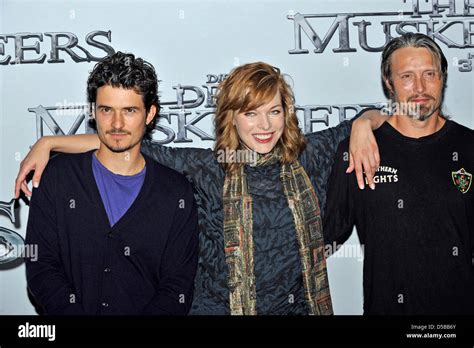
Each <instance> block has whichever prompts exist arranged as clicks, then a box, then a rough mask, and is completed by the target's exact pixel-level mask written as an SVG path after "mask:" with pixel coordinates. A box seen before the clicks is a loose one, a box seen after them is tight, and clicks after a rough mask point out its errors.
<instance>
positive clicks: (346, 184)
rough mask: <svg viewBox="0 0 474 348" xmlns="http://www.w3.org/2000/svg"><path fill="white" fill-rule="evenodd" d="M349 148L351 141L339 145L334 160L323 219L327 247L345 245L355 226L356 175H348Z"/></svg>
mask: <svg viewBox="0 0 474 348" xmlns="http://www.w3.org/2000/svg"><path fill="white" fill-rule="evenodd" d="M348 148H349V141H348V140H346V141H344V142H343V143H341V145H339V147H338V150H337V152H336V156H335V158H334V165H333V167H332V172H331V177H330V181H329V189H328V195H327V202H326V208H325V214H324V219H323V234H324V241H325V243H326V245H333V243H336V245H338V244H342V243H344V242H345V241H346V240H347V239H348V238H349V237H350V235H351V233H352V229H353V227H354V224H355V211H354V194H353V193H354V192H353V190H354V186H355V182H354V180H353V178H352V176H353V175H354V174H352V173H351V174H346V169H347V163H348V160H349V152H348ZM355 187H356V186H355ZM334 251H335V250H333V252H334Z"/></svg>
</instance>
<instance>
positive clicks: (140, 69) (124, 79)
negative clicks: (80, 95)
mask: <svg viewBox="0 0 474 348" xmlns="http://www.w3.org/2000/svg"><path fill="white" fill-rule="evenodd" d="M106 85H108V86H112V87H120V88H125V89H133V90H135V91H136V92H137V93H138V94H140V95H141V96H142V98H143V103H144V104H145V109H146V112H147V113H148V112H149V111H150V108H151V106H152V105H155V106H156V114H155V115H154V117H153V120H152V121H151V122H150V123H149V124H148V125H147V126H146V132H145V136H144V137H145V138H147V139H150V138H151V133H152V132H153V130H154V129H155V125H156V120H157V117H156V116H158V113H159V111H160V101H159V97H158V78H157V76H156V72H155V68H153V65H151V64H150V63H148V62H147V61H145V60H143V59H141V58H135V56H134V55H133V54H131V53H123V52H116V53H115V54H113V55H111V56H108V57H105V58H104V59H103V60H101V61H100V62H98V63H97V64H96V65H95V66H94V69H93V70H92V72H91V74H90V75H89V79H88V80H87V101H88V102H89V105H90V111H91V112H92V108H93V106H94V104H95V102H96V99H97V89H98V88H100V87H102V86H106ZM89 123H90V125H91V126H92V127H93V128H94V129H96V124H95V120H93V119H91V120H90V121H89Z"/></svg>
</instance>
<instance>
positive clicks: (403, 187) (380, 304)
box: [324, 120, 474, 314]
mask: <svg viewBox="0 0 474 348" xmlns="http://www.w3.org/2000/svg"><path fill="white" fill-rule="evenodd" d="M375 137H376V139H377V143H378V146H379V150H380V157H381V164H380V167H379V170H378V171H377V173H376V175H375V178H374V180H375V182H376V188H375V190H371V189H370V188H369V187H368V186H367V185H366V188H365V189H364V190H360V189H359V188H358V186H357V181H356V177H355V174H346V173H345V170H346V168H347V159H348V156H347V152H348V144H349V142H348V140H346V141H344V142H343V143H341V145H340V146H339V149H338V152H337V154H336V158H335V163H334V166H333V171H332V174H331V180H330V184H329V191H328V198H327V205H326V214H325V219H324V235H325V241H326V243H327V245H334V242H336V243H343V242H344V241H345V240H347V238H348V237H349V236H350V234H351V232H352V228H353V226H354V225H356V228H357V232H358V235H359V239H360V242H361V245H362V246H363V250H364V313H365V314H464V313H466V314H467V313H470V314H474V306H473V303H474V271H473V265H472V255H473V245H474V184H472V181H473V177H472V174H474V131H473V130H471V129H469V128H466V127H464V126H461V125H459V124H457V123H456V122H453V121H449V120H448V121H446V123H445V124H444V126H443V127H442V128H441V129H440V130H439V131H438V132H436V133H434V134H431V135H429V136H425V137H422V138H418V139H414V138H409V137H405V136H403V135H402V134H400V133H399V132H398V131H397V130H395V129H394V128H393V127H392V126H391V125H390V124H389V123H387V122H386V123H385V124H384V125H383V126H382V127H380V128H379V129H378V130H377V131H376V132H375Z"/></svg>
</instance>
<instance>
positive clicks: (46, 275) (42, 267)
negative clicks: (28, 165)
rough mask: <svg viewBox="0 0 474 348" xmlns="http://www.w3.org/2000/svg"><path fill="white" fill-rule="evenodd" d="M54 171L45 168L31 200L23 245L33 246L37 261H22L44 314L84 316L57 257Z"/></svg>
mask: <svg viewBox="0 0 474 348" xmlns="http://www.w3.org/2000/svg"><path fill="white" fill-rule="evenodd" d="M54 176H55V170H54V168H53V167H52V166H49V167H48V168H47V169H46V171H45V172H44V175H43V181H42V183H41V185H40V186H39V187H38V188H36V189H34V191H33V192H34V195H33V196H32V198H31V204H30V212H29V217H28V225H27V228H26V244H27V245H31V246H37V248H38V257H37V259H30V258H26V259H25V264H26V277H27V283H28V289H29V291H30V292H31V294H32V295H33V297H34V298H35V300H36V301H38V304H39V305H40V306H41V307H42V309H43V310H44V314H55V315H58V314H59V315H80V314H84V311H83V308H82V305H81V301H80V298H79V296H78V294H76V293H75V291H74V289H73V285H72V284H71V281H70V280H69V279H68V278H67V276H66V273H65V271H64V264H63V262H62V260H61V256H60V247H59V237H58V225H57V222H56V208H55V200H54V199H53V193H54V192H55V189H54V182H55V180H54Z"/></svg>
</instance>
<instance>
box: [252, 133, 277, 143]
mask: <svg viewBox="0 0 474 348" xmlns="http://www.w3.org/2000/svg"><path fill="white" fill-rule="evenodd" d="M253 138H254V139H255V140H256V141H257V142H259V143H262V144H265V143H269V142H270V141H272V139H273V133H264V134H253Z"/></svg>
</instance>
